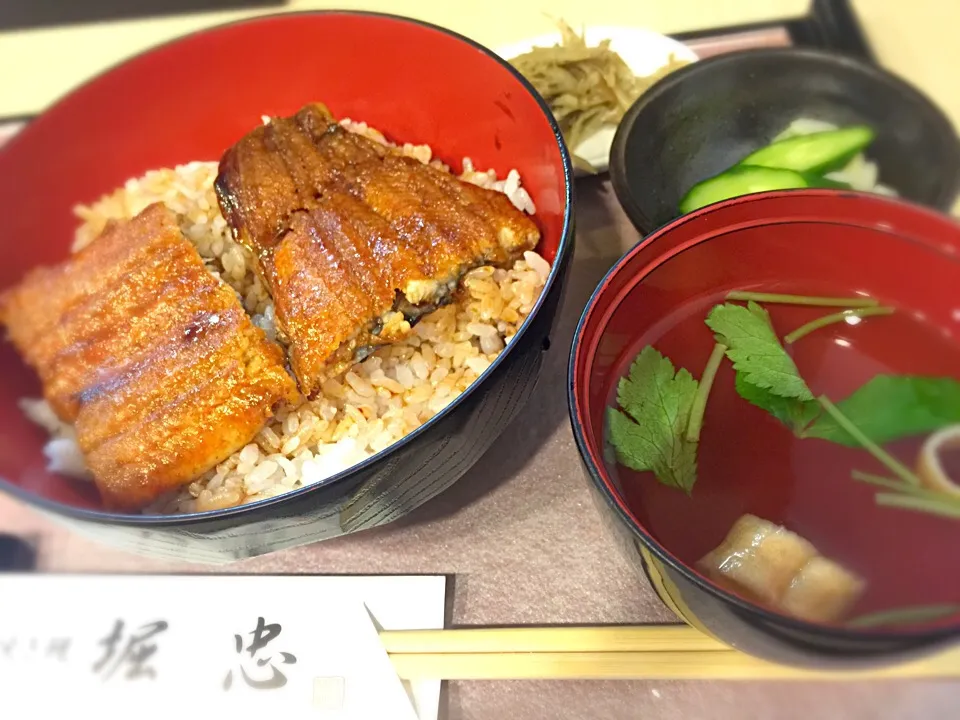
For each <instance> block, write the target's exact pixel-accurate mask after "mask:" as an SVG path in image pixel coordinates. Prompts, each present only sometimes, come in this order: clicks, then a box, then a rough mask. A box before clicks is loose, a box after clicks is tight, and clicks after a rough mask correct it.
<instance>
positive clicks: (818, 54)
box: [610, 47, 960, 234]
mask: <svg viewBox="0 0 960 720" xmlns="http://www.w3.org/2000/svg"><path fill="white" fill-rule="evenodd" d="M777 57H789V58H796V59H797V60H800V61H803V62H812V63H827V64H830V65H835V66H840V67H843V68H845V69H847V70H850V71H853V72H855V73H859V74H860V75H862V76H863V77H864V78H866V79H867V80H868V81H870V82H876V83H880V84H882V85H886V86H887V87H888V88H890V89H891V90H892V91H893V92H894V93H898V94H900V95H903V96H907V97H909V98H911V99H912V100H913V101H914V102H915V103H917V104H918V105H920V106H923V107H926V108H927V110H928V112H927V116H926V117H927V120H929V121H930V123H931V127H935V128H936V130H937V133H938V134H939V135H941V136H942V137H944V138H947V137H949V138H952V141H953V142H952V145H953V147H952V152H951V155H952V157H951V158H950V159H949V162H951V163H952V165H953V173H952V175H953V176H952V178H950V181H949V182H947V183H944V185H943V187H942V188H941V189H940V194H939V196H938V197H937V198H936V200H935V201H933V202H931V203H929V204H925V206H926V207H932V208H934V209H936V210H940V211H943V212H947V211H949V210H950V209H951V208H952V207H953V205H954V203H955V202H956V201H957V199H958V196H960V138H958V137H957V131H956V129H955V128H954V126H953V123H952V122H951V121H950V119H949V118H948V117H947V116H946V115H945V114H944V112H943V110H941V109H940V107H939V106H938V105H937V104H936V103H935V102H934V101H933V100H932V99H931V98H930V97H928V96H927V95H926V94H925V93H924V92H922V91H921V90H920V89H918V88H917V87H915V86H914V85H912V84H911V83H909V82H907V81H906V80H904V79H903V78H901V77H900V76H899V75H895V74H894V73H892V72H890V71H888V70H884V69H883V68H881V67H879V66H877V65H871V64H868V63H866V62H863V61H862V60H858V59H856V58H853V57H850V56H848V55H841V54H838V53H831V52H826V51H823V50H814V49H810V48H795V47H789V48H768V49H753V50H739V51H736V52H731V53H726V54H723V55H718V56H716V57H712V58H707V59H706V60H698V61H697V62H694V63H691V64H689V65H687V66H686V67H682V68H680V69H679V70H675V71H674V72H672V73H670V74H669V75H666V76H664V77H662V78H661V79H660V80H658V81H657V82H656V83H654V85H653V86H652V87H651V88H650V89H649V90H647V91H646V92H645V93H643V95H641V96H640V98H638V99H637V101H636V102H635V103H634V104H633V105H631V106H630V108H629V109H628V110H627V112H626V113H625V114H624V116H623V119H622V120H621V121H620V124H619V125H618V127H617V132H616V134H615V135H614V138H613V144H612V145H611V147H610V180H611V183H612V184H613V190H614V192H615V193H616V195H617V200H618V201H619V202H620V205H621V206H622V207H623V210H624V212H626V214H627V217H629V218H630V221H631V222H632V223H633V224H634V226H635V227H636V228H637V229H638V230H639V231H640V232H641V233H643V234H647V233H651V232H653V231H654V230H656V229H657V228H658V227H660V226H661V225H657V224H656V223H655V222H654V221H653V220H652V219H651V218H649V217H648V216H647V214H646V213H645V212H644V210H643V208H642V207H641V206H640V203H639V202H637V200H636V198H635V196H634V193H633V192H632V191H631V188H630V183H629V182H628V180H627V142H628V140H629V137H630V135H631V134H632V132H633V127H634V124H635V123H636V121H637V118H638V117H639V116H640V114H641V113H643V112H644V110H646V108H647V107H648V106H649V105H651V104H653V103H654V102H655V101H656V100H657V99H659V98H660V96H661V95H663V94H664V93H666V92H669V91H670V90H672V89H673V88H674V87H676V86H677V85H679V84H681V83H683V82H684V81H685V80H686V79H687V78H688V77H690V76H693V75H696V74H698V73H702V72H710V70H711V69H712V68H716V67H722V66H724V65H728V64H737V63H739V62H741V61H743V60H749V59H751V58H757V59H763V58H777ZM675 219H676V217H674V218H672V219H671V220H670V221H668V222H672V221H673V220H675Z"/></svg>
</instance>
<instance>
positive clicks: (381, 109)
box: [0, 12, 573, 561]
mask: <svg viewBox="0 0 960 720" xmlns="http://www.w3.org/2000/svg"><path fill="white" fill-rule="evenodd" d="M314 101H319V102H323V103H325V104H326V105H327V106H328V107H329V108H330V110H331V111H332V112H333V113H334V114H335V115H336V116H338V117H350V118H352V119H354V120H360V121H365V122H367V123H369V124H370V125H371V126H373V127H376V128H378V129H380V130H382V131H383V132H384V133H385V134H386V135H387V136H388V137H389V138H393V139H397V140H399V141H401V142H411V143H418V144H419V143H427V144H429V145H430V146H431V147H432V148H433V151H434V154H435V155H436V156H438V157H440V158H441V159H442V160H444V161H445V162H447V163H448V164H450V165H451V166H452V167H453V168H455V169H459V168H460V164H461V161H462V159H463V158H464V157H467V156H468V157H470V158H472V159H473V161H474V163H475V165H476V166H477V167H478V168H484V169H486V168H494V169H495V170H496V171H497V172H498V174H501V175H502V176H504V177H505V176H506V173H507V172H508V171H509V170H510V169H511V168H516V169H518V170H519V172H520V175H521V178H522V182H523V185H524V187H525V188H527V190H528V191H529V192H530V194H531V196H532V198H533V200H534V202H535V204H536V208H537V213H536V220H537V222H538V224H539V226H540V229H541V232H542V237H543V239H542V243H541V246H540V248H539V250H540V251H541V253H542V254H543V255H544V256H545V257H547V258H548V259H549V260H550V261H551V262H552V263H553V269H552V272H551V274H550V277H549V278H548V281H547V285H546V288H545V290H544V292H543V294H542V296H541V297H540V299H539V301H538V304H537V306H536V308H535V309H534V311H533V312H532V313H531V315H530V317H529V319H528V320H527V322H526V323H525V325H524V327H523V328H522V329H521V331H520V333H518V335H517V337H516V341H515V342H512V343H511V344H510V346H509V347H508V348H507V350H505V351H504V352H503V353H502V354H501V356H500V357H499V358H498V360H497V362H495V363H494V364H493V365H492V366H491V367H490V368H489V370H488V371H487V372H485V373H484V375H483V376H482V377H481V378H480V379H479V380H478V381H477V382H476V383H474V385H473V386H471V388H470V389H469V390H468V391H467V392H466V393H464V394H463V395H462V396H461V397H459V398H458V399H457V400H456V401H455V402H454V403H452V404H451V405H450V406H448V407H447V408H446V409H445V410H444V411H443V412H442V413H440V414H439V415H438V416H436V417H435V418H433V419H432V420H431V421H430V422H428V423H426V424H425V425H424V426H422V427H421V428H419V429H418V430H417V431H415V432H414V433H412V434H411V435H409V436H407V437H406V438H405V439H404V440H403V441H401V442H400V443H398V444H396V445H394V446H392V447H391V448H388V449H387V450H386V451H384V452H381V453H379V454H378V455H375V456H374V457H372V458H370V459H368V460H367V461H365V462H364V463H362V464H360V465H357V466H355V467H353V468H351V469H350V470H348V471H346V472H343V473H340V474H338V475H335V476H333V477H332V478H329V479H328V480H326V481H324V482H323V483H321V484H319V485H315V486H310V487H308V488H304V489H301V490H298V491H295V492H292V493H289V494H287V495H283V496H280V497H277V498H273V499H270V500H267V501H263V502H260V503H257V504H252V505H247V506H242V507H239V508H231V509H228V510H222V511H216V512H209V513H198V514H195V515H189V516H176V517H145V516H137V515H119V514H113V513H106V512H103V511H101V510H100V507H99V501H98V498H97V497H96V494H95V493H93V492H92V491H91V490H90V488H88V487H85V486H84V485H83V484H82V483H78V482H76V481H74V480H69V479H65V478H61V477H58V476H56V475H53V474H51V473H49V472H47V471H46V469H45V462H44V458H43V455H42V453H41V448H42V445H43V442H44V436H43V433H42V432H40V431H39V429H38V428H36V427H34V426H33V425H31V424H30V423H29V422H27V421H26V420H25V419H24V417H23V416H22V414H21V413H20V411H19V409H18V407H17V400H18V399H19V398H21V397H23V396H36V395H37V394H38V393H39V387H38V385H37V381H36V379H35V377H34V375H33V373H32V372H31V371H29V370H28V369H27V368H26V367H25V366H24V365H23V364H22V363H21V362H20V360H19V359H18V357H17V356H16V354H15V353H14V351H13V349H12V348H11V347H10V346H9V344H7V343H3V344H2V345H0V377H2V379H0V422H2V426H3V432H2V436H0V487H3V488H4V489H7V490H9V491H12V492H14V493H15V494H17V495H18V496H19V497H21V498H24V499H26V500H28V501H30V502H33V503H36V504H38V505H40V506H41V507H42V508H44V509H47V510H50V511H52V512H54V513H57V514H59V515H61V516H62V517H64V518H66V519H68V521H77V522H78V523H79V525H80V527H81V528H83V529H86V530H87V531H89V532H93V533H95V534H97V535H99V536H101V537H105V538H107V539H109V540H111V541H113V542H118V543H121V544H124V545H126V546H128V547H132V548H133V549H137V550H140V551H144V552H152V553H155V554H156V553H159V554H165V555H170V556H173V557H180V558H191V559H195V560H206V561H219V560H225V559H230V558H235V557H242V556H248V555H255V554H259V553H262V552H267V551H270V550H274V549H279V548H281V547H285V546H290V545H296V544H303V543H306V542H311V541H314V540H318V539H323V538H327V537H332V536H335V535H339V534H343V533H345V532H351V531H354V530H357V529H361V528H364V527H370V526H373V525H378V524H381V523H384V522H388V521H390V520H393V519H395V518H397V517H399V516H401V515H403V514H405V513H406V512H409V511H410V510H411V509H413V508H414V507H417V506H418V505H420V504H421V503H423V502H425V501H426V500H428V499H429V498H431V497H433V496H434V495H436V494H437V493H439V492H441V491H442V490H443V489H444V488H446V487H448V486H449V485H450V484H451V483H452V482H454V481H455V480H456V479H458V478H459V477H460V476H461V475H462V474H463V473H464V472H465V471H466V470H467V469H468V468H469V467H470V465H472V464H473V463H474V462H475V461H476V460H477V459H478V458H479V457H480V455H481V454H482V453H483V452H484V451H485V450H486V449H487V448H488V447H489V446H490V444H491V443H492V442H493V440H494V439H495V438H496V436H497V435H498V434H499V432H500V431H501V430H502V429H503V427H504V426H505V425H506V424H507V421H508V420H509V419H510V418H511V417H512V416H513V415H514V414H515V413H516V412H517V410H518V409H519V408H520V407H522V405H523V402H524V401H525V400H526V398H527V397H528V395H529V393H530V392H531V391H532V388H533V385H534V383H535V380H536V377H537V374H538V372H539V366H540V362H541V354H542V352H543V349H544V347H545V345H546V343H545V339H546V336H547V332H548V330H549V328H550V324H551V322H552V318H553V315H554V313H555V311H556V306H557V301H558V299H559V297H560V291H561V288H560V285H561V283H562V280H563V274H564V273H563V271H564V269H565V268H566V265H567V263H568V260H569V256H570V254H571V250H572V244H573V222H572V208H571V177H572V174H571V170H570V163H569V158H568V156H567V153H566V150H565V148H564V145H563V142H562V140H561V139H560V132H559V129H558V128H557V126H556V124H555V122H554V120H553V118H552V116H551V114H550V112H549V110H548V109H547V107H546V105H545V104H544V103H543V101H542V99H541V98H540V97H539V95H537V94H536V92H535V91H534V90H533V89H532V87H531V86H530V85H529V84H528V83H527V82H526V81H525V80H524V79H523V78H522V77H521V76H520V75H519V74H518V73H517V72H516V71H515V70H513V69H512V68H511V67H510V66H509V64H507V63H506V62H504V61H503V60H502V59H500V58H499V57H497V56H496V55H494V54H493V53H492V52H490V51H488V50H486V49H484V48H483V47H481V46H479V45H477V44H476V43H474V42H472V41H470V40H468V39H466V38H464V37H462V36H459V35H456V34H455V33H451V32H448V31H446V30H443V29H441V28H437V27H434V26H432V25H428V24H425V23H421V22H417V21H413V20H408V19H404V18H398V17H393V16H389V15H377V14H367V13H353V12H322V13H300V14H285V15H278V16H273V17H264V18H258V19H255V20H251V21H245V22H240V23H236V24H232V25H227V26H223V27H219V28H214V29H211V30H205V31H202V32H199V33H197V34H195V35H191V36H188V37H185V38H183V39H180V40H176V41H174V42H171V43H169V44H167V45H164V46H162V47H159V48H157V49H155V50H151V51H149V52H147V53H145V54H143V55H140V56H138V57H136V58H133V59H132V60H130V61H128V62H125V63H123V64H122V65H120V66H118V67H116V68H114V69H112V70H110V71H108V72H107V73H105V74H104V75H102V76H100V77H98V78H96V79H95V80H93V81H91V82H90V83H88V84H86V85H84V86H83V87H81V88H80V89H78V90H76V91H75V92H73V93H72V94H70V95H68V96H67V97H65V98H64V99H63V100H61V101H60V102H59V103H57V104H56V105H55V106H53V107H52V108H51V109H49V110H48V111H47V112H45V113H44V114H43V115H42V116H40V117H39V118H37V119H36V120H34V121H33V122H31V123H30V124H29V125H28V127H27V128H26V129H25V130H24V131H23V132H22V133H20V134H19V135H18V136H16V137H15V138H14V139H13V140H12V141H11V142H10V143H9V144H8V145H7V146H5V147H4V148H3V149H2V150H0V216H2V217H3V222H2V224H0V233H2V247H3V251H4V259H3V262H2V263H0V288H4V287H7V286H9V285H11V284H13V283H15V282H17V281H18V280H19V279H20V278H21V277H22V275H23V274H24V273H25V272H26V271H27V270H29V269H30V268H32V267H34V266H36V265H39V264H43V263H53V262H56V261H59V260H61V259H63V258H64V257H65V256H66V255H67V253H68V248H69V247H70V244H71V242H72V238H73V233H74V229H75V227H76V226H77V222H78V221H77V220H76V218H74V217H73V215H72V212H71V211H72V208H73V206H74V205H76V204H77V203H81V202H83V203H87V202H90V201H92V200H95V199H96V198H98V197H99V196H100V195H101V194H103V193H105V192H108V191H111V190H113V189H114V188H116V187H118V186H120V185H122V184H123V182H124V181H125V180H126V179H128V178H130V177H135V176H138V175H141V174H142V173H143V172H144V171H146V170H148V169H151V168H159V167H172V166H173V165H176V164H178V163H185V162H189V161H193V160H218V159H219V158H220V156H221V154H222V153H223V151H224V150H225V149H226V148H227V147H229V146H230V145H231V144H233V143H234V142H236V141H237V140H238V139H239V138H240V137H242V136H243V135H244V134H245V133H246V132H248V131H249V130H250V129H251V128H253V127H256V126H257V125H258V124H259V123H260V122H261V116H263V115H275V116H282V115H289V114H292V113H293V112H295V111H296V110H297V109H299V108H300V107H302V106H303V105H304V104H306V103H308V102H314Z"/></svg>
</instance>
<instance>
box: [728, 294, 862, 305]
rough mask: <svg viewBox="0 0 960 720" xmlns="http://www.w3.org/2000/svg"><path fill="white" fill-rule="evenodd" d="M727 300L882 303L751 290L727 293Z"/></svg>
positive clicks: (789, 303) (853, 303) (850, 303)
mask: <svg viewBox="0 0 960 720" xmlns="http://www.w3.org/2000/svg"><path fill="white" fill-rule="evenodd" d="M726 299H727V300H741V301H743V302H747V301H750V300H753V301H754V302H758V303H776V304H780V305H810V306H814V307H841V308H868V307H877V306H878V305H879V304H880V303H879V301H877V300H874V299H873V298H868V297H845V298H844V297H810V296H806V295H780V294H778V293H761V292H750V291H748V290H734V291H732V292H729V293H727V298H726Z"/></svg>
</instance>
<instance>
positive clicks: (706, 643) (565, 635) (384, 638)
mask: <svg viewBox="0 0 960 720" xmlns="http://www.w3.org/2000/svg"><path fill="white" fill-rule="evenodd" d="M380 640H381V642H382V643H383V646H384V648H386V651H387V652H388V653H391V654H401V653H403V654H409V653H431V654H435V653H528V652H540V653H544V652H632V651H633V652H662V651H696V650H699V651H717V650H728V649H729V647H728V646H727V645H724V644H723V643H721V642H719V641H717V640H714V639H713V638H711V637H708V636H707V635H704V634H703V633H702V632H700V631H698V630H696V629H694V628H692V627H689V626H688V625H641V626H620V627H618V626H611V625H601V626H595V627H518V628H463V629H457V630H398V631H390V630H384V631H382V632H381V633H380Z"/></svg>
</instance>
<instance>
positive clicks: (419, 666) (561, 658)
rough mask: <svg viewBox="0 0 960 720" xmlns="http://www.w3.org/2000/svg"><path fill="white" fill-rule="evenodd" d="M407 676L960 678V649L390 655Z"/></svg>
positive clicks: (676, 678) (694, 678) (685, 678)
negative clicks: (911, 655)
mask: <svg viewBox="0 0 960 720" xmlns="http://www.w3.org/2000/svg"><path fill="white" fill-rule="evenodd" d="M390 659H391V661H392V662H393V665H394V667H395V668H396V670H397V674H398V675H399V676H400V677H401V678H403V679H405V680H425V679H428V678H429V679H443V680H502V679H532V678H534V679H571V680H572V679H580V680H599V679H606V680H624V679H647V680H868V679H869V680H873V679H881V678H934V677H938V678H945V677H960V650H950V651H947V652H945V653H943V654H940V655H937V656H935V657H930V658H926V659H923V660H918V661H915V662H911V663H907V664H904V665H895V666H890V667H884V668H876V669H871V670H861V671H839V670H838V671H810V670H801V669H799V668H794V667H789V666H785V665H775V664H773V663H770V662H766V661H764V660H758V659H756V658H753V657H750V656H749V655H744V654H743V653H741V652H737V651H736V650H721V651H719V652H717V651H709V650H706V651H704V650H690V651H686V652H683V651H666V652H553V653H474V654H468V653H422V654H396V655H391V656H390Z"/></svg>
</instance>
